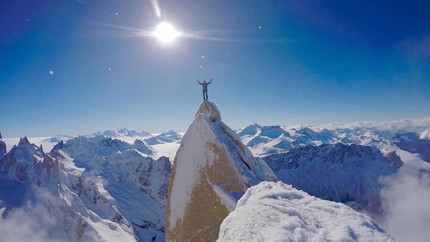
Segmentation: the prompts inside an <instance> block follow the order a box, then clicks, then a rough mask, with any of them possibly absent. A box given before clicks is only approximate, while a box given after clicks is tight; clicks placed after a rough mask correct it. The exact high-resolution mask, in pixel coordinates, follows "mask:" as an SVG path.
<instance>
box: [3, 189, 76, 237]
mask: <svg viewBox="0 0 430 242" xmlns="http://www.w3.org/2000/svg"><path fill="white" fill-rule="evenodd" d="M37 192H38V193H39V194H37V196H38V197H47V196H49V198H50V199H54V200H51V201H52V202H54V203H55V198H53V197H52V196H51V195H50V194H49V193H48V192H46V191H43V190H42V189H38V191H37ZM54 206H55V205H54ZM6 213H7V214H6ZM0 235H1V239H0V240H1V241H32V242H39V241H40V242H51V241H52V242H54V241H66V240H65V239H66V238H67V237H68V235H67V234H66V233H65V231H64V229H63V228H62V227H61V224H59V223H58V221H57V220H56V218H55V216H53V215H52V214H51V213H50V211H49V208H48V207H47V206H44V205H42V204H39V203H37V204H33V203H32V202H30V201H27V203H26V204H25V205H24V206H23V207H21V208H14V209H12V210H10V211H6V207H3V208H1V209H0Z"/></svg>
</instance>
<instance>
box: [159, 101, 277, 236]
mask: <svg viewBox="0 0 430 242" xmlns="http://www.w3.org/2000/svg"><path fill="white" fill-rule="evenodd" d="M274 180H276V178H275V176H274V174H273V173H272V171H271V170H270V168H269V167H268V166H267V165H266V164H265V163H264V162H263V161H262V160H259V159H255V158H254V157H253V156H252V154H251V152H250V151H249V150H248V148H246V146H245V145H244V144H243V143H242V141H241V140H240V138H239V136H238V135H237V134H236V133H235V132H234V131H233V130H231V129H230V128H229V127H228V126H227V125H226V124H224V123H223V122H222V121H221V114H220V112H219V110H218V108H217V107H216V105H215V104H214V103H212V102H209V101H203V102H202V104H201V105H200V108H199V110H198V111H197V114H196V116H195V119H194V121H193V123H192V124H191V125H190V126H189V128H188V130H187V132H186V133H185V134H184V136H183V139H182V142H181V146H180V148H179V150H178V152H177V154H176V158H175V161H174V167H173V171H172V176H171V179H170V184H169V195H168V203H167V210H166V216H167V221H166V241H189V240H193V241H214V240H216V239H217V238H218V233H219V226H220V224H221V222H222V221H223V220H224V218H225V217H227V215H228V213H229V212H230V211H232V210H233V209H234V207H235V204H236V199H237V197H235V195H238V194H239V195H240V194H243V193H244V192H245V191H246V189H247V188H249V187H251V186H253V185H256V184H258V183H260V182H261V181H274Z"/></svg>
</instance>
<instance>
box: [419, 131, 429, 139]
mask: <svg viewBox="0 0 430 242" xmlns="http://www.w3.org/2000/svg"><path fill="white" fill-rule="evenodd" d="M420 139H430V128H429V129H426V130H424V131H423V132H422V133H421V134H420Z"/></svg>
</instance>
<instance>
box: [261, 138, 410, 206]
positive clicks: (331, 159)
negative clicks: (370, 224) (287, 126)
mask: <svg viewBox="0 0 430 242" xmlns="http://www.w3.org/2000/svg"><path fill="white" fill-rule="evenodd" d="M264 160H265V161H266V162H267V164H268V165H269V166H270V167H271V168H272V170H273V172H274V173H275V174H276V176H277V178H278V180H280V181H282V182H284V183H286V184H291V185H292V186H293V187H294V188H297V189H300V190H303V191H305V192H307V193H309V194H311V195H313V196H316V197H319V198H322V199H327V200H331V201H336V202H352V201H353V202H354V203H355V205H356V206H360V207H363V206H366V207H367V208H368V210H369V211H370V210H372V209H373V210H376V209H378V205H379V193H380V190H381V185H380V184H379V183H378V180H379V178H380V177H383V176H388V175H391V174H393V173H395V172H396V171H397V170H398V169H399V168H400V167H401V166H402V165H403V162H402V161H401V159H400V158H399V156H397V154H396V153H395V152H389V153H387V154H385V155H384V154H382V153H381V151H380V150H379V149H377V148H375V147H370V146H361V145H355V144H351V145H345V144H340V143H338V144H335V145H332V144H323V145H320V146H305V147H300V148H295V149H291V150H290V151H288V152H287V153H283V154H274V155H268V156H266V157H264Z"/></svg>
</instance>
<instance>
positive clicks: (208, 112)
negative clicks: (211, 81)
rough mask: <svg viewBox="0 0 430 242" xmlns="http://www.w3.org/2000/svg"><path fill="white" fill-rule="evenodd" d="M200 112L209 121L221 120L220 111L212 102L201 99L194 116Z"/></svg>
mask: <svg viewBox="0 0 430 242" xmlns="http://www.w3.org/2000/svg"><path fill="white" fill-rule="evenodd" d="M200 114H203V115H205V116H206V117H207V118H209V119H210V120H211V121H216V120H219V121H221V113H220V111H219V110H218V108H217V106H216V105H215V104H214V103H213V102H209V101H207V100H205V101H203V102H202V103H201V104H200V107H199V110H198V111H197V113H196V117H197V116H198V115H200Z"/></svg>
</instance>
